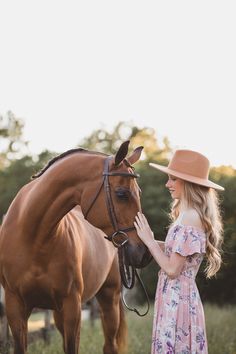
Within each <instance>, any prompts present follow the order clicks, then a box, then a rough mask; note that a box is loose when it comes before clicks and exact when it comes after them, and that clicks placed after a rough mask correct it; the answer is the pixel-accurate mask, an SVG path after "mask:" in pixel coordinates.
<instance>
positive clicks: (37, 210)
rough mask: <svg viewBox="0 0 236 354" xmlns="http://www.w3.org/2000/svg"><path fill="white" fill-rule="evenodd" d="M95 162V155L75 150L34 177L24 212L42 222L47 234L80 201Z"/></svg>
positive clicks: (33, 222)
mask: <svg viewBox="0 0 236 354" xmlns="http://www.w3.org/2000/svg"><path fill="white" fill-rule="evenodd" d="M76 155H77V156H76ZM94 164H95V161H94V159H93V157H91V156H86V155H85V154H81V155H80V154H74V156H70V157H67V158H64V159H62V160H61V161H59V162H56V163H55V165H53V166H51V167H50V168H49V169H48V170H47V171H46V172H45V173H44V174H43V175H42V176H41V177H39V178H38V179H36V180H35V181H33V182H32V185H31V188H29V190H28V192H27V194H26V196H25V198H24V203H25V205H24V209H25V210H24V215H25V216H26V217H28V218H29V224H31V225H38V228H40V230H41V232H43V233H44V234H45V232H46V231H48V232H49V233H50V232H51V231H52V230H53V229H54V228H55V227H56V226H57V225H58V223H59V221H60V220H61V219H62V218H63V216H64V215H65V214H67V213H68V212H69V211H70V210H71V209H72V208H74V207H75V206H76V205H78V204H80V201H81V195H82V193H83V188H84V185H85V182H87V181H88V180H89V178H91V176H92V175H93V174H92V170H94V168H95V166H93V165H94ZM100 164H101V163H100ZM27 215H28V216H27Z"/></svg>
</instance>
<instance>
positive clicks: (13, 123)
mask: <svg viewBox="0 0 236 354" xmlns="http://www.w3.org/2000/svg"><path fill="white" fill-rule="evenodd" d="M23 128H24V123H23V121H22V120H21V119H20V118H17V117H16V116H15V115H14V114H13V113H12V112H11V111H8V112H7V113H6V115H0V169H2V168H3V167H6V166H8V165H9V163H10V160H12V159H14V158H17V157H19V156H22V150H24V149H25V148H26V146H27V142H26V141H24V139H23Z"/></svg>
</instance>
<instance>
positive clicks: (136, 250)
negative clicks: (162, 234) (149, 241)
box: [125, 243, 152, 268]
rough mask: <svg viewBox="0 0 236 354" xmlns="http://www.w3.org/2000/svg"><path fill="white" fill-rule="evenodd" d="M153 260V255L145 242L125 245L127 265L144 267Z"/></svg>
mask: <svg viewBox="0 0 236 354" xmlns="http://www.w3.org/2000/svg"><path fill="white" fill-rule="evenodd" d="M151 260H152V255H151V253H150V252H149V250H148V248H147V247H146V246H145V245H144V244H139V245H135V246H134V245H131V244H130V243H127V244H126V245H125V261H126V264H127V265H131V266H133V267H135V268H144V267H146V266H147V265H148V264H149V263H150V262H151Z"/></svg>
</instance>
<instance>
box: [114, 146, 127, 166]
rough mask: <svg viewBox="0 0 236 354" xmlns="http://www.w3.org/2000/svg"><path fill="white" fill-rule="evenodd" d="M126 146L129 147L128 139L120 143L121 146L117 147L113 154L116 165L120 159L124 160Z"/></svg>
mask: <svg viewBox="0 0 236 354" xmlns="http://www.w3.org/2000/svg"><path fill="white" fill-rule="evenodd" d="M128 148H129V140H127V141H125V142H124V143H122V144H121V146H120V147H119V150H118V151H117V153H116V155H115V166H118V165H119V164H120V163H121V161H123V160H124V158H125V157H126V155H127V154H128Z"/></svg>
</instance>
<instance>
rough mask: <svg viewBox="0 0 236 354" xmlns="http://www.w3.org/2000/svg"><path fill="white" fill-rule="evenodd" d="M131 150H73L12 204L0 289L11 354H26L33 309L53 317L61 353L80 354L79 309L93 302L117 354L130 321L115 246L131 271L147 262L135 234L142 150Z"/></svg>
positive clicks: (1, 243) (0, 240) (109, 347)
mask: <svg viewBox="0 0 236 354" xmlns="http://www.w3.org/2000/svg"><path fill="white" fill-rule="evenodd" d="M128 146H129V141H127V142H124V143H123V144H121V146H120V148H119V149H118V151H117V153H116V154H115V155H114V156H107V155H106V154H103V153H98V152H92V151H87V150H83V149H80V148H78V149H72V150H69V151H67V152H65V153H63V154H61V155H59V156H57V157H56V158H54V159H52V160H51V161H49V163H48V164H47V165H46V166H45V167H44V168H43V169H42V170H41V171H40V172H39V173H38V174H36V175H35V176H34V177H35V178H34V179H33V180H32V181H31V182H29V183H28V184H26V185H25V186H23V188H22V189H21V190H20V191H19V192H18V194H17V195H16V197H15V199H14V200H13V202H12V204H11V205H10V207H9V209H8V212H7V214H6V216H5V218H4V221H3V224H2V228H1V234H0V283H2V285H3V287H4V289H5V301H6V314H7V318H8V322H9V325H10V328H11V331H12V335H13V338H14V354H25V353H26V350H27V320H28V318H29V316H30V314H31V312H32V309H33V308H35V307H37V308H43V309H52V310H53V311H54V320H55V324H56V326H57V328H58V329H59V331H60V332H61V334H62V337H63V347H64V352H65V353H66V354H77V353H78V351H79V339H80V325H81V303H82V302H85V301H87V300H89V299H90V298H92V297H93V296H94V295H96V296H97V299H98V301H99V304H100V307H101V313H102V324H103V330H104V336H105V343H104V347H103V353H104V354H118V353H120V348H121V344H122V343H121V342H122V337H124V336H125V327H124V326H125V321H124V314H123V310H122V305H121V301H120V287H121V280H120V276H119V271H118V268H119V266H118V257H117V249H116V248H115V247H114V246H116V247H117V248H119V249H120V248H122V249H125V263H126V264H128V265H131V266H132V267H137V268H141V267H144V266H146V265H147V264H148V263H149V261H150V254H149V252H148V250H147V248H146V246H145V245H144V244H143V243H142V242H141V240H140V239H139V237H138V236H137V233H136V231H135V228H134V227H133V222H134V218H135V215H136V214H137V212H138V211H139V210H141V205H140V196H139V187H138V184H137V182H136V177H138V176H137V174H136V173H135V171H134V169H133V167H132V165H133V164H134V163H135V162H137V161H138V160H139V158H140V155H141V151H142V147H138V148H137V149H135V150H134V151H133V153H132V154H131V155H130V156H129V157H126V156H127V154H128ZM78 206H80V208H81V209H79V207H78ZM82 214H83V215H84V216H85V218H86V219H87V221H86V220H84V219H83V217H82ZM90 224H92V225H93V226H92V225H90ZM95 227H96V229H95ZM98 229H100V230H98ZM103 232H104V233H105V234H106V238H107V239H108V240H110V241H112V242H108V241H107V240H106V239H105V238H104V234H103Z"/></svg>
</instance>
